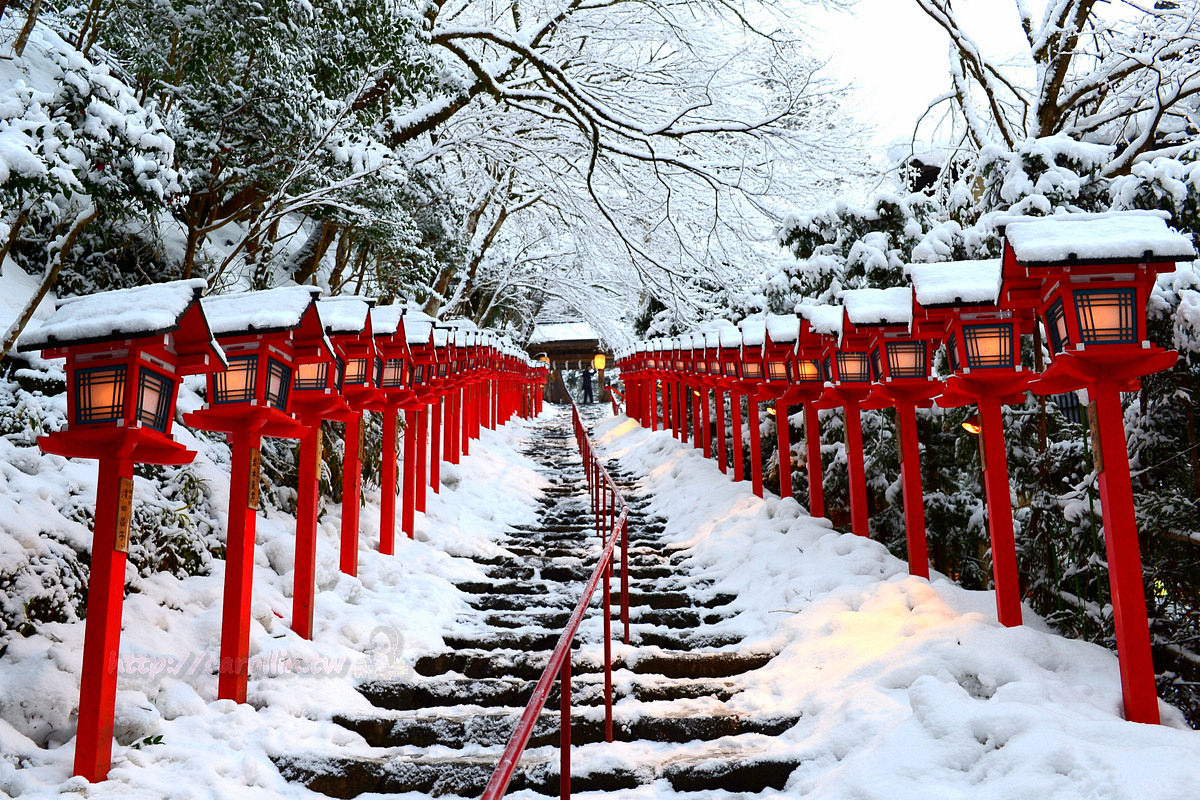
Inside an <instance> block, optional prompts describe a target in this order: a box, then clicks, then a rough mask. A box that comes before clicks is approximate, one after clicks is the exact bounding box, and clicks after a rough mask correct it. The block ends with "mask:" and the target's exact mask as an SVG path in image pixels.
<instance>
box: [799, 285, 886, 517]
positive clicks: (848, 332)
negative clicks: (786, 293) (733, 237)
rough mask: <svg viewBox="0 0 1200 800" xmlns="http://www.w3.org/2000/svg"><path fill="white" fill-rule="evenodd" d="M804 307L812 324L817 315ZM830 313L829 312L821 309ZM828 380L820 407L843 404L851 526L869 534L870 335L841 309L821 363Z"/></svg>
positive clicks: (802, 310) (803, 309)
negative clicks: (865, 407) (865, 430)
mask: <svg viewBox="0 0 1200 800" xmlns="http://www.w3.org/2000/svg"><path fill="white" fill-rule="evenodd" d="M805 308H806V307H802V308H801V313H802V314H805V316H806V318H807V319H809V322H810V323H811V324H814V325H816V324H817V323H816V322H815V318H814V317H810V316H808V315H807V313H806V312H805ZM821 313H828V312H821ZM822 368H823V369H824V371H825V373H826V374H825V377H826V379H827V381H828V383H827V385H826V388H825V391H824V392H823V393H822V395H821V399H820V401H819V403H820V405H821V407H824V408H832V407H837V406H841V408H842V413H843V418H844V421H845V426H846V479H847V484H848V486H847V491H848V492H849V495H850V529H851V531H852V532H853V533H854V534H855V535H857V536H864V537H866V536H870V533H871V529H870V519H869V512H868V509H867V478H866V466H865V464H864V457H863V443H862V416H861V408H862V402H863V401H864V400H866V399H867V396H868V395H869V394H870V392H871V356H870V336H869V334H867V333H865V332H861V331H858V330H857V329H855V327H854V326H853V325H852V324H851V323H849V321H848V320H847V319H846V317H845V310H844V309H842V320H841V324H840V330H839V332H838V335H837V338H836V339H831V340H830V343H829V345H828V346H827V348H826V350H825V358H824V361H823V363H822Z"/></svg>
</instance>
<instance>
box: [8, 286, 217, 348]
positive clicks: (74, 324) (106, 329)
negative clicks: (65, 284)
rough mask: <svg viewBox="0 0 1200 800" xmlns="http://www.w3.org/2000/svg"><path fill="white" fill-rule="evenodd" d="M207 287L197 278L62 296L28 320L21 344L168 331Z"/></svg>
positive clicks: (41, 344) (74, 341) (63, 342)
mask: <svg viewBox="0 0 1200 800" xmlns="http://www.w3.org/2000/svg"><path fill="white" fill-rule="evenodd" d="M204 286H205V283H204V281H203V280H202V279H194V280H186V281H172V282H170V283H157V284H153V285H151V286H136V287H134V288H132V289H116V290H114V291H111V292H100V293H99V294H91V295H83V296H81V297H68V298H63V299H61V300H59V301H58V308H57V309H56V310H55V311H54V313H53V314H52V315H50V317H48V318H47V319H46V320H44V321H41V322H40V324H39V323H38V322H36V321H35V322H33V323H31V324H30V327H29V329H28V330H26V331H25V333H24V334H23V335H22V336H21V340H20V346H19V349H20V350H23V351H27V350H40V349H42V348H43V347H47V346H50V345H54V346H60V345H69V344H77V343H80V342H92V341H97V340H105V339H123V338H131V337H141V336H152V335H155V334H162V333H169V332H170V331H173V330H175V329H176V328H177V327H178V325H179V320H180V318H181V317H182V316H183V314H184V312H185V311H187V309H188V307H189V306H190V305H191V304H192V303H193V302H194V301H195V300H196V299H197V298H198V297H199V296H200V292H201V291H203V290H204ZM205 311H207V307H206V308H205ZM210 323H211V317H210ZM214 331H215V327H214Z"/></svg>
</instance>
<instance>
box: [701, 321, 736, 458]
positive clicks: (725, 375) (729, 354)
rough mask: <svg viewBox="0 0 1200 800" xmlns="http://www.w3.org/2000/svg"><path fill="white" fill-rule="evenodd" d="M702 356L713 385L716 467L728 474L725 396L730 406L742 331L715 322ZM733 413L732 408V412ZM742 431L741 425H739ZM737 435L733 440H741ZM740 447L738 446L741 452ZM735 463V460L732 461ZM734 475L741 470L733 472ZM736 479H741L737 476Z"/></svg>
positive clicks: (706, 336)
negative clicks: (704, 356)
mask: <svg viewBox="0 0 1200 800" xmlns="http://www.w3.org/2000/svg"><path fill="white" fill-rule="evenodd" d="M704 344H705V348H704V349H705V353H706V355H707V357H708V376H709V380H710V381H712V384H713V400H714V401H715V402H714V406H715V408H716V419H715V420H714V425H715V426H716V429H717V467H718V468H719V469H720V470H721V472H728V471H729V470H728V464H729V460H730V459H729V450H728V447H727V445H726V438H725V395H726V393H727V392H729V393H730V398H731V400H730V405H731V406H732V405H733V404H734V403H735V402H736V401H734V400H733V399H732V398H733V397H735V395H734V394H733V389H734V387H736V386H737V375H738V367H739V363H738V362H739V356H740V352H741V347H742V332H741V331H740V330H738V328H737V326H736V325H734V324H733V323H732V322H729V321H728V320H717V321H716V322H715V323H713V325H712V327H711V329H709V330H707V331H705V335H704ZM731 411H732V409H731ZM737 412H738V413H739V416H738V419H741V417H740V412H741V407H740V406H738V408H737ZM738 430H739V431H740V430H741V426H740V425H739V426H738ZM740 438H741V437H740V434H739V435H738V436H737V437H735V441H740ZM740 447H741V445H740V444H739V445H738V449H740ZM734 460H735V461H737V459H734ZM736 475H737V476H740V475H741V470H740V469H736ZM737 479H738V480H740V479H741V478H740V477H738V478H737Z"/></svg>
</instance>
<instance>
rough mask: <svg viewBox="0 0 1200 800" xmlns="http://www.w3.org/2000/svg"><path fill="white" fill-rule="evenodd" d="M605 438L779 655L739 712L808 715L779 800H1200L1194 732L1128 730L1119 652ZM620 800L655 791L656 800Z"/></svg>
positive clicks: (747, 623)
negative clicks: (1019, 618) (1007, 623)
mask: <svg viewBox="0 0 1200 800" xmlns="http://www.w3.org/2000/svg"><path fill="white" fill-rule="evenodd" d="M596 434H597V442H598V444H599V446H600V449H601V451H602V452H603V453H604V454H605V455H606V456H608V457H616V458H618V459H619V460H620V461H621V463H622V465H623V466H624V467H625V468H626V469H628V470H631V471H633V472H635V473H638V474H642V475H644V476H645V478H644V481H645V485H646V488H647V489H648V494H649V495H650V496H652V497H653V498H654V500H653V501H652V503H651V507H650V509H649V510H650V511H652V512H655V513H657V514H659V515H660V516H662V517H664V518H666V519H667V520H668V524H667V529H666V533H665V534H664V535H665V536H666V537H667V538H669V539H671V540H673V541H674V542H675V543H676V544H686V545H689V546H691V547H692V548H694V553H695V554H696V557H697V559H698V560H699V561H700V562H701V563H703V564H704V567H703V571H704V574H705V575H706V576H707V577H708V578H709V579H711V580H713V581H715V582H716V586H715V587H714V588H715V589H717V590H720V591H727V592H733V593H736V594H737V595H738V597H739V599H738V600H736V601H734V603H733V604H732V605H731V606H730V608H733V609H738V610H740V612H741V613H740V614H739V615H737V616H736V617H734V618H732V619H730V620H728V621H727V622H726V623H723V624H725V625H728V626H729V627H730V629H731V630H739V631H741V632H743V633H745V635H746V636H747V637H748V638H747V641H746V642H745V643H744V644H743V645H742V647H744V648H748V649H755V650H758V649H763V648H770V649H772V650H774V651H777V652H778V653H779V656H778V657H776V658H775V659H774V660H772V661H771V662H770V663H769V664H768V665H767V666H766V667H764V668H763V669H761V670H758V671H756V672H754V673H750V674H749V675H748V676H746V678H747V679H746V680H745V681H744V685H745V690H744V691H743V692H742V693H741V694H738V695H736V696H735V697H734V698H733V700H732V701H731V705H734V706H735V707H738V708H741V709H745V710H747V711H756V710H757V711H763V712H775V713H778V714H781V715H783V714H800V715H801V717H802V718H801V722H800V723H799V724H798V725H796V726H795V727H793V728H792V729H791V730H789V731H787V732H786V733H784V734H783V735H782V736H780V737H779V739H778V741H776V742H772V743H771V745H770V747H771V749H772V750H775V749H778V750H779V751H780V752H786V753H790V754H800V755H801V756H802V757H803V759H804V762H803V764H802V766H801V767H800V768H799V769H797V770H796V771H795V772H794V773H793V774H792V777H791V779H790V781H789V783H788V785H787V787H786V789H785V790H784V791H783V792H781V793H780V796H785V797H804V798H806V800H821V799H825V798H828V799H829V800H834V799H835V798H836V800H867V798H872V799H873V798H880V800H884V799H886V800H907V799H908V798H912V800H918V799H919V800H928V798H938V800H943V798H971V800H979V799H980V798H997V800H1000V799H1001V798H1003V799H1004V800H1010V799H1011V798H1038V800H1051V798H1060V799H1061V800H1079V798H1129V800H1141V799H1142V798H1151V797H1152V798H1155V800H1194V799H1195V798H1197V797H1200V733H1197V732H1196V731H1193V730H1191V729H1189V728H1188V727H1187V726H1186V724H1185V723H1184V722H1183V720H1182V717H1181V715H1180V714H1179V712H1178V711H1177V710H1176V709H1174V708H1172V707H1170V706H1167V705H1165V704H1163V705H1162V712H1163V718H1164V721H1165V724H1164V725H1161V726H1151V725H1139V724H1134V723H1129V722H1126V721H1124V720H1123V719H1122V717H1121V688H1120V682H1119V673H1118V668H1117V659H1116V656H1115V655H1113V654H1112V653H1110V652H1109V651H1107V650H1105V649H1103V648H1101V647H1099V646H1097V645H1093V644H1089V643H1087V642H1083V641H1073V640H1069V639H1065V638H1063V637H1061V636H1059V635H1057V634H1055V633H1053V632H1051V631H1050V630H1049V628H1048V627H1047V626H1046V625H1045V624H1044V623H1043V622H1042V621H1041V620H1040V619H1038V618H1037V617H1036V615H1034V614H1033V612H1032V611H1031V610H1030V609H1029V608H1025V609H1024V615H1025V619H1026V621H1027V623H1026V624H1025V625H1024V626H1022V627H1019V628H1011V629H1009V628H1004V627H1002V626H1000V625H999V623H997V622H996V616H995V599H994V595H993V594H992V593H991V592H971V591H965V590H963V589H961V588H960V587H958V586H957V585H955V584H954V583H952V582H951V581H949V580H948V579H946V578H944V577H941V576H936V575H935V576H934V579H933V581H932V582H928V581H925V580H922V579H919V578H913V577H911V576H909V575H908V572H907V567H906V565H905V564H904V562H902V561H900V560H898V559H896V558H895V557H893V556H892V555H890V554H889V553H888V552H887V550H886V549H885V548H884V547H883V546H882V545H880V544H878V543H876V542H872V541H869V540H866V539H862V538H859V537H856V536H853V535H851V534H848V533H846V534H841V533H837V532H835V531H833V530H831V528H830V526H829V523H828V522H827V521H825V520H818V519H813V518H811V517H809V516H807V514H806V513H805V512H804V510H803V509H802V508H801V507H800V506H799V504H797V503H796V502H795V501H794V500H791V499H788V500H780V499H779V498H776V497H773V496H768V497H767V498H766V499H759V498H756V497H755V496H754V495H753V494H752V493H751V492H750V489H749V484H748V483H742V484H735V483H733V482H732V481H731V480H730V479H729V478H727V477H726V476H725V475H723V474H721V473H720V472H719V471H718V470H717V467H716V464H715V463H714V462H713V461H711V460H705V459H704V458H703V457H702V456H701V455H700V453H699V451H697V450H694V449H692V448H691V446H690V445H684V444H681V443H679V442H677V441H676V440H674V439H673V438H671V436H670V434H669V433H665V432H661V431H660V432H656V433H650V432H649V431H646V430H645V429H643V428H640V427H639V426H637V424H636V423H634V422H632V421H630V420H627V419H624V418H618V419H613V420H609V421H606V422H604V423H602V424H601V425H600V426H599V427H598V429H597V431H596ZM622 796H627V797H630V798H633V797H651V796H657V794H656V793H655V792H654V791H653V788H652V787H647V788H646V789H644V790H639V791H633V792H630V793H628V794H627V795H626V794H623V795H622Z"/></svg>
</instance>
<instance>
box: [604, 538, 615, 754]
mask: <svg viewBox="0 0 1200 800" xmlns="http://www.w3.org/2000/svg"><path fill="white" fill-rule="evenodd" d="M612 535H613V536H616V535H617V532H616V531H613V532H612ZM612 562H613V556H612V554H611V553H610V554H609V557H608V566H607V567H605V569H604V598H603V603H602V604H601V606H602V608H603V612H602V613H603V614H604V741H606V742H611V741H612V740H613V678H612V588H611V586H610V584H611V583H612Z"/></svg>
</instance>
